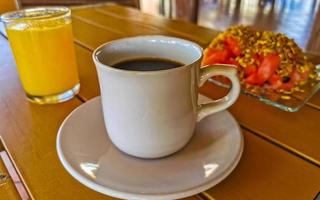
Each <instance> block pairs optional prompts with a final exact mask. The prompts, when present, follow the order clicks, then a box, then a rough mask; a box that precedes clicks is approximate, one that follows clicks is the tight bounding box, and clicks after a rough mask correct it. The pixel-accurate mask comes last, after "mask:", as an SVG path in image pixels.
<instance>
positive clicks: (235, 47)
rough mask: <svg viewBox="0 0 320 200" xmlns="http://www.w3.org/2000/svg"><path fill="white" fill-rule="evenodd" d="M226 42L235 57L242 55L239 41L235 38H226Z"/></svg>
mask: <svg viewBox="0 0 320 200" xmlns="http://www.w3.org/2000/svg"><path fill="white" fill-rule="evenodd" d="M224 42H225V44H226V46H227V47H228V48H229V49H230V51H231V52H232V54H233V55H234V56H240V55H241V54H242V50H241V47H240V44H239V41H238V40H237V39H236V38H235V37H232V36H227V37H225V39H224Z"/></svg>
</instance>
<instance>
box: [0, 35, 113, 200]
mask: <svg viewBox="0 0 320 200" xmlns="http://www.w3.org/2000/svg"><path fill="white" fill-rule="evenodd" d="M0 49H1V59H0V88H1V89H0V91H1V92H0V111H1V112H0V135H1V138H2V139H3V142H4V145H5V147H6V150H7V152H8V153H9V154H10V156H11V158H12V160H13V161H14V163H15V165H16V168H17V169H18V172H19V173H20V175H21V177H22V179H23V181H24V182H25V183H26V186H27V188H28V189H29V190H30V193H31V194H32V195H33V198H34V199H80V198H82V199H111V198H106V197H105V196H104V195H101V194H99V193H96V192H94V191H92V190H90V189H88V188H86V187H84V186H83V185H81V184H80V183H79V182H77V181H76V180H74V179H73V178H72V177H71V176H70V175H69V174H68V173H67V172H66V170H65V169H64V168H63V167H62V165H61V164H60V162H59V160H58V156H57V153H56V148H55V146H56V135H57V131H58V128H59V126H60V124H61V122H62V121H63V120H64V118H65V117H66V116H67V115H68V114H69V113H70V112H71V111H72V110H73V109H74V108H76V107H77V106H79V105H80V104H81V101H80V100H78V99H77V98H75V99H72V100H70V101H68V102H65V103H61V104H57V105H47V106H44V105H36V104H32V103H29V102H28V101H27V99H26V96H25V94H24V92H23V89H22V87H21V85H20V82H19V78H18V75H17V72H16V69H15V64H14V60H13V57H12V54H11V51H10V49H9V45H8V42H7V40H5V39H4V38H3V37H2V36H1V35H0ZM2 56H3V57H2ZM0 196H2V195H1V194H0ZM7 200H9V199H7Z"/></svg>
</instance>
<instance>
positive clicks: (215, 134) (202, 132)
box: [57, 97, 243, 200]
mask: <svg viewBox="0 0 320 200" xmlns="http://www.w3.org/2000/svg"><path fill="white" fill-rule="evenodd" d="M124 126H125V124H124ZM242 150H243V138H242V135H241V132H240V128H239V126H238V124H237V122H236V121H235V119H234V118H233V117H232V115H231V114H230V113H229V112H227V111H223V112H220V113H217V114H214V115H211V116H208V117H207V118H205V119H203V120H202V121H200V122H199V123H198V125H197V128H196V132H195V135H194V136H193V138H192V139H191V141H190V142H189V143H188V144H187V146H186V147H184V148H183V149H182V150H180V151H179V152H177V153H175V154H173V155H171V156H168V157H165V158H161V159H153V160H150V159H149V160H146V159H139V158H135V157H131V156H128V155H126V154H124V153H122V152H121V151H119V150H118V149H117V148H116V147H115V146H113V144H112V143H111V141H110V140H109V138H108V135H107V132H106V130H105V126H104V122H103V116H102V112H101V103H100V97H97V98H94V99H92V100H90V101H88V102H86V103H84V104H83V105H81V106H80V107H78V108H77V109H76V110H74V111H73V112H72V113H71V114H70V115H69V116H68V117H67V118H66V119H65V121H64V122H63V123H62V125H61V127H60V129H59V132H58V136H57V151H58V156H59V158H60V161H61V162H62V164H63V166H64V167H65V168H66V170H67V171H68V172H69V173H70V174H71V175H72V176H73V177H74V178H75V179H77V180H78V181H79V182H81V183H82V184H84V185H86V186H87V187H89V188H91V189H93V190H96V191H98V192H101V193H103V194H106V195H109V196H113V197H117V198H121V199H148V200H152V199H177V198H183V197H187V196H191V195H194V194H197V193H199V192H202V191H204V190H207V189H209V188H211V187H212V186H214V185H216V184H217V183H219V182H220V181H222V180H223V179H224V178H226V177H227V176H228V175H229V174H230V173H231V171H232V170H233V169H234V168H235V167H236V165H237V164H238V162H239V160H240V157H241V154H242Z"/></svg>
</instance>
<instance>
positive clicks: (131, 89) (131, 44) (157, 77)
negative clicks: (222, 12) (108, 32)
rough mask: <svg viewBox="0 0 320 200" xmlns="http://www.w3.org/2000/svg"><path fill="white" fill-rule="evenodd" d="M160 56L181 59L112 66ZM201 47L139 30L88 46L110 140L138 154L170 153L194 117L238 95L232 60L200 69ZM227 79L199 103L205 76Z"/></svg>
mask: <svg viewBox="0 0 320 200" xmlns="http://www.w3.org/2000/svg"><path fill="white" fill-rule="evenodd" d="M150 57H152V58H163V59H169V60H173V61H177V62H180V63H184V65H183V66H179V67H176V68H172V69H166V70H158V71H130V70H123V69H119V68H115V67H112V66H113V65H114V64H116V63H119V62H121V61H124V60H130V59H135V58H150ZM201 59H202V48H201V47H200V46H198V45H197V44H195V43H193V42H190V41H187V40H183V39H179V38H174V37H167V36H139V37H132V38H124V39H119V40H115V41H112V42H109V43H106V44H103V45H101V46H100V47H98V48H97V49H96V50H95V51H94V52H93V60H94V63H95V65H96V68H97V73H98V78H99V84H100V91H101V99H102V108H103V115H104V121H105V126H106V129H107V132H108V134H109V137H110V139H111V141H112V142H113V144H114V145H115V146H116V147H118V148H119V149H120V150H122V151H123V152H125V153H127V154H129V155H133V156H136V157H141V158H159V157H163V156H167V155H170V154H172V153H174V152H176V151H178V150H179V149H181V148H182V147H183V146H185V145H186V144H187V143H188V141H189V140H190V138H191V137H192V135H193V132H194V129H195V126H196V123H197V121H199V120H201V119H202V118H204V117H205V116H208V115H210V114H213V113H216V112H219V111H221V110H225V109H226V108H228V107H229V106H231V105H232V104H233V103H234V102H235V101H236V99H237V98H238V96H239V92H240V84H239V80H238V78H237V70H236V68H234V67H233V66H232V65H231V66H230V65H220V64H219V65H211V66H207V67H205V68H203V69H200V63H201ZM216 75H222V76H226V77H227V78H229V79H230V80H231V83H232V88H231V89H230V91H229V93H228V94H227V95H226V96H225V97H223V98H221V99H219V100H216V101H213V102H211V103H208V104H204V105H198V88H199V87H200V86H201V85H202V84H203V83H204V82H205V81H206V80H207V79H208V78H210V77H212V76H216Z"/></svg>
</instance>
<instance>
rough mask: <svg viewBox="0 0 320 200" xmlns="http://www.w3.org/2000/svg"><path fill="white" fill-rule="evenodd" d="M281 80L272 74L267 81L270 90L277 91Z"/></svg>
mask: <svg viewBox="0 0 320 200" xmlns="http://www.w3.org/2000/svg"><path fill="white" fill-rule="evenodd" d="M281 80H282V78H281V76H279V75H278V74H273V75H272V76H271V77H270V78H269V79H268V82H269V84H270V86H271V88H272V89H278V88H280V87H281V85H282V81H281Z"/></svg>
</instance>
